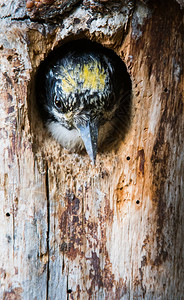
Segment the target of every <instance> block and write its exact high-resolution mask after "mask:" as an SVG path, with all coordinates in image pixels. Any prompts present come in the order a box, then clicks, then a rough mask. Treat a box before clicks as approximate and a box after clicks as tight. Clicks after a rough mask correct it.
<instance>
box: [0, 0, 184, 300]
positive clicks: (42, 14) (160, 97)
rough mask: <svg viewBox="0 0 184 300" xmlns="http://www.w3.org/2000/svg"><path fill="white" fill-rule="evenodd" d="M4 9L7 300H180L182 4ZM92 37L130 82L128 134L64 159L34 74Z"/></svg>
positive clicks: (2, 188)
mask: <svg viewBox="0 0 184 300" xmlns="http://www.w3.org/2000/svg"><path fill="white" fill-rule="evenodd" d="M178 2H179V3H180V5H179V4H178V3H177V2H176V1H171V0H169V1H160V2H157V1H140V2H139V1H137V2H136V4H135V1H126V0H124V1H121V2H120V1H87V0H84V2H82V1H63V2H60V1H49V0H47V1H46V0H45V1H43V0H40V1H37V2H36V1H27V3H26V2H24V1H20V0H16V1H11V0H9V1H4V3H3V1H2V4H0V22H1V26H0V70H1V72H0V90H1V101H0V138H1V140H0V141H1V142H0V199H1V201H0V232H1V234H0V299H6V300H8V299H37V300H39V299H40V300H42V299H55V300H56V299H58V300H61V299H62V300H64V299H124V300H125V299H149V300H150V299H182V298H183V294H184V284H183V277H184V274H183V270H184V263H183V261H184V257H183V251H184V247H183V228H184V224H183V223H184V221H183V218H182V216H183V212H184V202H183V195H184V150H183V149H184V118H183V115H184V113H183V84H184V81H183V78H184V77H183V70H184V66H183V62H184V51H183V49H184V42H183V10H182V1H178ZM79 38H87V39H90V40H91V41H96V42H98V43H101V44H102V45H103V46H105V47H108V48H111V49H112V50H114V51H115V52H116V53H117V54H118V55H119V56H120V58H121V59H122V60H123V61H124V63H125V64H126V67H127V70H128V72H129V74H130V78H131V81H132V102H131V106H132V115H131V126H130V128H129V130H128V132H127V133H126V136H125V138H124V139H123V140H122V141H121V144H120V145H119V146H118V147H116V148H114V149H111V150H108V151H103V152H100V153H98V155H97V163H96V166H95V167H94V166H92V165H91V163H90V160H89V158H88V156H87V155H79V154H76V153H68V151H67V150H64V149H62V148H61V147H60V145H58V144H57V142H56V141H54V140H53V139H52V138H51V137H50V136H49V134H48V132H47V130H46V129H45V127H44V126H43V123H42V121H41V119H40V117H39V114H38V111H37V105H36V98H35V91H34V86H35V74H36V72H37V70H38V67H39V65H40V63H41V61H43V60H44V58H45V57H46V56H47V55H48V53H49V52H50V51H52V50H53V49H54V48H55V47H58V46H61V45H62V44H64V43H65V42H68V41H72V40H75V39H79Z"/></svg>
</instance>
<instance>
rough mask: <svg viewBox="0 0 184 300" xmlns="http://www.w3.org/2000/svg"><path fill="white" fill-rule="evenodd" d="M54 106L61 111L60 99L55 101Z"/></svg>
mask: <svg viewBox="0 0 184 300" xmlns="http://www.w3.org/2000/svg"><path fill="white" fill-rule="evenodd" d="M54 104H55V106H56V107H57V108H58V109H61V107H62V101H61V100H60V99H57V98H56V99H54Z"/></svg>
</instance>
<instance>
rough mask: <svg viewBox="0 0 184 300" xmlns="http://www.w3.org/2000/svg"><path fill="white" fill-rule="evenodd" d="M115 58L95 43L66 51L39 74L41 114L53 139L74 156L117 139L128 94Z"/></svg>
mask: <svg viewBox="0 0 184 300" xmlns="http://www.w3.org/2000/svg"><path fill="white" fill-rule="evenodd" d="M118 62H119V61H118V59H117V58H116V57H115V54H114V55H112V54H111V55H109V51H108V50H105V49H104V48H102V47H97V48H95V49H91V46H90V44H88V43H86V44H85V46H82V47H81V46H78V47H72V48H71V47H68V48H67V47H65V50H63V51H61V52H60V51H59V50H58V51H57V53H56V55H55V57H54V56H52V57H48V58H47V59H46V61H45V62H44V63H43V64H42V66H41V68H40V70H39V72H38V75H37V97H38V102H39V109H40V110H41V111H42V115H43V116H44V120H45V123H46V125H47V127H48V129H49V131H50V133H51V134H52V136H53V137H54V138H55V139H56V140H57V141H58V142H59V143H60V144H61V145H62V147H64V148H66V149H68V150H70V151H78V150H80V149H83V148H84V147H85V148H86V151H87V153H88V154H89V156H90V158H91V160H92V162H93V163H95V160H96V154H97V148H98V146H100V145H101V144H102V143H103V142H104V140H105V139H106V138H107V137H108V135H109V134H112V120H113V118H114V117H115V113H116V112H117V110H118V108H119V107H120V103H121V100H122V95H123V91H124V88H123V72H122V70H121V64H119V63H118Z"/></svg>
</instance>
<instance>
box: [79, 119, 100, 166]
mask: <svg viewBox="0 0 184 300" xmlns="http://www.w3.org/2000/svg"><path fill="white" fill-rule="evenodd" d="M77 129H78V130H79V132H80V135H81V138H82V140H83V142H84V145H85V148H86V151H87V153H88V155H89V157H90V159H91V161H92V163H93V165H95V162H96V155H97V142H98V124H97V121H96V120H91V119H90V118H89V119H88V120H85V122H83V124H78V125H77Z"/></svg>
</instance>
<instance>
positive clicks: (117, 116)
mask: <svg viewBox="0 0 184 300" xmlns="http://www.w3.org/2000/svg"><path fill="white" fill-rule="evenodd" d="M69 51H78V53H80V51H82V52H83V51H95V52H96V53H102V54H104V55H105V56H107V57H108V58H109V60H110V61H111V63H112V65H113V67H114V68H115V73H114V74H115V75H114V77H113V78H112V82H113V84H114V86H115V89H116V91H117V94H118V95H119V96H118V97H119V98H118V99H116V100H117V101H116V102H117V103H118V105H117V108H116V110H115V113H114V115H113V117H111V118H109V120H108V122H107V123H108V130H106V131H104V138H103V139H102V140H103V142H101V144H99V145H98V152H104V151H109V150H111V149H112V148H116V147H117V146H118V144H119V143H120V142H121V141H122V140H123V139H124V137H125V135H126V134H127V132H128V129H129V126H130V121H131V106H132V104H131V95H132V83H131V79H130V75H129V74H128V72H127V68H126V65H125V63H124V62H123V61H122V60H121V58H120V57H119V56H118V55H117V54H116V53H115V52H114V51H113V50H111V49H107V48H105V47H103V46H102V45H101V44H98V43H96V42H91V41H89V40H84V39H81V40H75V41H72V42H69V43H66V44H64V45H61V46H59V47H57V48H56V49H54V50H53V51H52V52H50V53H49V55H48V56H47V58H46V59H45V60H44V61H43V62H42V63H41V64H40V67H39V69H38V71H37V74H36V79H35V87H36V89H35V90H36V99H37V100H36V101H37V104H38V111H39V113H40V117H41V118H42V120H43V122H44V123H46V122H47V120H48V117H50V116H49V114H48V112H46V111H44V109H43V106H44V103H45V99H44V97H45V94H46V89H45V87H44V78H45V77H44V76H45V73H46V72H48V70H49V68H50V66H52V65H53V64H54V63H55V62H56V61H57V60H58V59H60V58H62V57H63V56H65V55H66V54H67V53H68V52H69ZM111 111H113V107H112V109H111ZM129 159H130V158H129V157H127V160H129Z"/></svg>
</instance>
